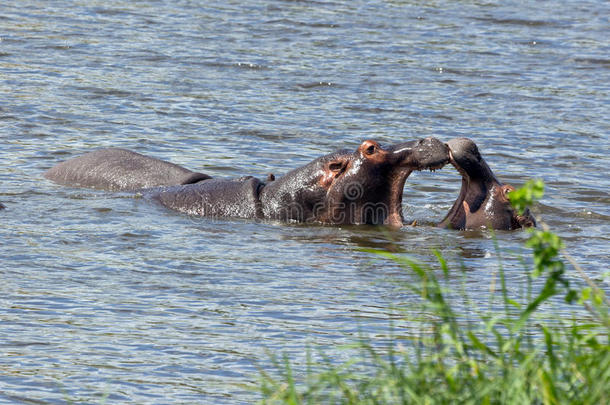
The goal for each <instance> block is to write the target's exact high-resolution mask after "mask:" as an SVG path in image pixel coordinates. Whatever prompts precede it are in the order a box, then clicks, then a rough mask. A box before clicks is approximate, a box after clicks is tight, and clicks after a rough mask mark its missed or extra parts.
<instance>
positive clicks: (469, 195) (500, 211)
mask: <svg viewBox="0 0 610 405" xmlns="http://www.w3.org/2000/svg"><path fill="white" fill-rule="evenodd" d="M447 147H448V150H449V162H450V163H451V164H452V165H453V167H455V168H456V170H457V171H458V172H459V173H460V175H461V176H462V187H461V189H460V194H459V195H458V198H457V199H456V201H455V202H454V204H453V206H452V207H451V209H450V210H449V212H448V213H447V215H446V216H445V218H444V219H443V220H442V221H441V222H440V224H439V226H441V227H446V228H453V229H474V228H485V227H490V228H493V229H504V230H511V229H518V228H522V227H530V226H535V225H536V221H535V220H534V217H533V216H532V215H531V214H530V212H529V210H526V212H524V213H523V215H518V214H517V213H516V211H515V210H514V209H513V208H512V206H511V204H510V201H509V199H508V193H510V192H511V191H512V190H514V188H513V187H512V186H510V185H507V184H502V183H501V182H500V181H498V179H497V178H496V176H495V175H494V173H493V171H492V170H491V168H490V167H489V165H488V164H487V162H486V161H485V159H483V157H482V156H481V154H480V152H479V149H478V147H477V145H476V144H475V143H474V142H473V141H472V140H470V139H468V138H455V139H451V140H450V141H449V142H447Z"/></svg>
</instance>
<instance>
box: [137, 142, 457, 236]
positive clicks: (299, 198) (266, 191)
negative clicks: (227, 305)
mask: <svg viewBox="0 0 610 405" xmlns="http://www.w3.org/2000/svg"><path fill="white" fill-rule="evenodd" d="M448 161H449V151H448V149H447V146H446V145H445V144H443V143H441V142H440V141H439V140H438V139H435V138H427V139H422V140H418V141H411V142H405V143H401V144H397V145H392V146H390V147H388V148H387V149H384V148H382V147H381V146H380V145H379V144H378V143H377V142H375V141H370V140H369V141H364V142H363V143H362V144H361V145H360V147H359V148H358V149H357V150H356V151H355V152H351V151H348V150H341V151H337V152H334V153H331V154H329V155H326V156H322V157H320V158H318V159H316V160H314V161H312V162H311V163H309V164H307V165H305V166H302V167H300V168H297V169H294V170H292V171H290V172H289V173H287V174H286V175H285V176H283V177H281V178H279V179H277V180H274V181H272V182H270V183H268V184H265V183H263V182H261V181H259V180H257V179H255V178H242V179H238V180H206V181H204V182H201V183H198V184H189V185H184V186H178V187H168V188H163V189H154V190H145V191H144V192H143V193H144V194H145V195H147V196H149V197H150V198H152V199H154V200H157V201H159V202H160V203H161V204H162V205H164V206H166V207H167V208H170V209H173V210H177V211H180V212H184V213H187V214H194V215H201V216H232V217H241V218H265V219H275V220H283V221H290V222H318V223H326V224H372V225H381V224H386V225H391V226H395V227H399V226H402V220H403V218H402V193H403V188H404V184H405V181H406V179H407V177H408V176H409V175H410V174H411V172H412V171H414V170H423V169H436V168H439V167H442V166H443V165H444V164H446V163H447V162H448Z"/></svg>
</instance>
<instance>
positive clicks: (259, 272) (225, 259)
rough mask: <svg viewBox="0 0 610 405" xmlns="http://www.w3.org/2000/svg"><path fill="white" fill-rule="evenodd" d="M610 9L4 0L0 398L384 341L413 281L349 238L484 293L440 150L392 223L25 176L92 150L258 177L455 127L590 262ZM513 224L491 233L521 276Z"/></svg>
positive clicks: (476, 237)
mask: <svg viewBox="0 0 610 405" xmlns="http://www.w3.org/2000/svg"><path fill="white" fill-rule="evenodd" d="M7 3H9V4H7ZM609 15H610V5H609V3H608V2H602V1H589V2H587V1H578V2H576V1H568V2H563V1H550V2H543V3H531V2H522V1H507V2H502V3H501V4H496V3H495V2H485V1H462V2H447V1H433V2H429V1H426V2H418V1H404V2H403V1H387V2H386V1H350V2H341V1H336V2H333V1H299V2H294V1H267V2H258V1H222V2H221V1H218V2H216V1H207V2H193V1H178V2H161V1H150V2H131V1H123V0H115V1H110V2H109V1H76V2H74V1H70V2H67V1H54V2H43V1H19V2H4V3H3V4H2V5H1V6H0V38H1V42H0V141H1V147H0V201H1V202H3V203H4V204H5V205H6V207H7V209H6V210H3V211H0V220H1V223H2V226H1V227H0V240H1V241H2V242H1V243H2V244H1V245H0V259H1V264H0V274H1V275H2V284H1V289H2V290H1V295H0V297H1V298H0V300H1V305H0V321H1V323H2V327H1V328H0V345H1V346H2V348H1V351H0V353H2V358H1V359H0V402H2V403H64V402H66V401H74V402H77V403H80V402H83V403H98V402H100V401H102V399H101V398H102V397H103V396H105V395H107V396H108V399H107V400H106V401H107V402H110V403H119V402H123V403H125V402H130V403H172V404H174V403H176V404H177V403H210V404H220V403H227V404H235V403H251V402H254V401H256V399H257V398H258V396H257V394H256V393H254V392H249V391H247V390H245V389H243V387H242V386H241V385H240V384H247V383H252V382H255V381H256V376H257V374H258V371H257V365H261V366H263V367H266V366H268V364H269V363H268V360H269V353H282V352H285V353H289V354H290V355H291V356H293V358H294V359H295V361H296V362H297V363H298V362H301V363H302V362H303V361H304V354H303V351H304V348H305V347H306V346H307V345H308V344H309V345H313V346H314V347H318V346H321V347H323V348H326V350H327V353H328V354H329V355H331V356H332V357H333V358H335V359H336V360H337V361H340V360H341V359H344V358H345V356H346V355H347V354H345V353H344V352H343V351H341V350H336V349H333V347H334V345H335V344H337V343H344V342H353V339H354V338H355V337H356V336H358V333H359V331H363V332H364V333H365V334H367V335H369V336H372V337H373V338H383V337H384V336H388V334H389V324H390V321H389V320H390V319H391V318H395V317H396V316H395V315H396V314H395V311H394V310H393V309H392V307H393V306H395V305H399V304H404V305H409V303H411V302H413V300H414V299H415V298H414V297H412V296H411V295H410V294H409V293H408V292H406V291H404V290H402V289H400V288H398V287H397V286H396V284H395V283H394V281H395V280H399V281H409V280H410V279H411V276H410V275H409V274H408V273H406V272H405V271H403V270H401V269H400V268H399V267H398V266H397V265H395V264H393V263H391V262H387V261H384V260H380V259H377V258H375V257H374V256H373V255H371V254H369V253H366V252H363V251H362V250H361V249H362V248H365V249H366V248H382V249H389V250H391V251H395V252H405V253H408V254H410V255H411V256H412V257H415V258H417V259H419V260H421V261H423V262H425V263H430V264H433V263H434V259H433V258H432V255H431V253H430V249H431V248H438V249H441V250H442V251H443V253H444V254H445V256H446V257H447V259H448V260H449V262H450V265H451V266H452V267H453V268H458V266H459V264H460V263H463V264H464V266H465V269H466V280H465V282H466V283H467V286H468V288H469V290H471V291H473V292H474V291H480V292H481V294H485V295H486V294H487V292H488V291H489V289H490V285H492V282H493V279H494V278H495V277H496V276H497V270H498V264H497V263H498V260H497V254H496V251H495V249H494V243H493V240H492V238H491V235H490V234H489V233H485V232H454V231H447V230H439V229H436V228H434V227H433V224H434V223H435V222H438V221H440V220H441V219H442V218H443V216H444V214H445V213H446V212H447V211H448V209H449V208H450V206H451V205H452V202H453V201H454V200H455V198H456V196H457V192H458V190H459V185H460V182H459V176H458V174H457V173H456V172H455V171H454V170H453V169H452V168H451V167H447V168H445V169H444V170H443V171H441V172H437V173H415V174H413V175H412V176H411V177H410V179H409V181H408V183H407V187H406V188H405V217H406V218H407V219H408V220H414V219H415V220H417V221H418V222H419V223H420V224H421V226H418V227H415V228H411V227H409V228H405V229H403V230H400V231H389V230H383V229H377V228H368V227H322V226H300V225H288V224H278V223H256V222H254V221H242V220H210V219H194V218H188V217H185V216H183V215H179V214H176V213H172V212H167V211H165V210H163V209H162V208H160V207H157V206H154V205H151V204H150V202H148V201H145V200H141V199H134V198H131V197H130V196H126V195H116V194H111V193H104V192H98V191H91V190H83V189H70V188H65V187H61V186H57V185H55V184H52V183H50V182H48V181H46V180H45V179H44V178H42V176H41V173H42V172H43V171H44V170H45V169H47V168H49V167H51V166H52V165H54V164H55V163H57V162H59V161H61V160H65V159H67V158H70V157H72V156H75V155H78V154H80V153H83V152H85V151H89V150H91V149H94V148H100V147H108V146H118V147H125V148H129V149H132V150H135V151H137V152H140V153H144V154H147V155H151V156H155V157H158V158H162V159H166V160H169V161H172V162H175V163H178V164H181V165H184V166H186V167H188V168H191V169H193V170H198V171H202V172H205V173H208V174H211V175H212V176H215V177H235V176H241V175H246V174H249V175H255V176H259V177H262V178H264V177H265V176H266V174H267V173H275V174H276V175H280V174H282V173H285V172H286V171H287V170H289V169H291V168H294V167H297V166H299V165H302V164H305V163H307V162H309V161H310V160H312V159H314V158H315V157H317V156H320V155H322V154H326V153H329V152H331V151H333V150H335V149H339V148H356V147H357V146H358V145H359V144H360V143H361V142H362V141H363V140H365V139H370V138H372V139H376V140H378V141H380V142H383V143H395V142H400V141H405V140H410V139H415V138H420V137H424V136H437V137H439V138H440V139H444V140H448V139H450V138H452V137H456V136H467V137H470V138H472V139H474V140H475V141H476V142H477V143H478V145H479V146H480V148H481V150H482V152H483V154H484V156H485V157H486V159H487V160H488V162H489V163H490V165H491V166H492V168H493V169H494V171H495V172H496V174H497V175H498V176H499V177H500V178H501V179H502V180H503V181H506V182H508V183H512V184H514V185H517V186H518V185H521V184H522V183H523V182H524V181H525V180H526V179H528V178H534V177H535V178H542V179H544V180H545V182H546V184H547V192H546V195H545V197H544V199H543V200H542V202H541V203H540V204H539V205H538V206H537V207H536V210H535V211H536V212H537V214H539V215H542V217H543V218H544V220H545V221H546V222H547V223H548V224H549V225H550V226H551V227H552V229H554V230H555V231H556V232H558V233H559V234H560V235H562V236H563V237H564V238H565V240H566V244H567V247H568V250H569V252H570V253H571V254H572V255H573V256H574V257H575V258H576V260H577V261H578V262H579V263H580V264H581V265H582V266H583V267H584V268H585V269H586V270H587V272H588V273H589V274H590V275H591V276H592V277H593V278H596V279H598V280H603V273H604V272H605V271H607V263H608V262H609V261H610V251H609V250H608V239H609V238H608V234H610V196H609V194H608V190H609V185H610V181H609V180H608V175H607V174H608V169H607V168H608V164H609V163H610V159H609V158H608V152H609V150H610V147H609V146H610V140H609V139H610V137H609V133H610V131H609V129H610V126H609V123H608V122H609V121H608V117H609V116H610V111H609V108H608V107H609V103H610V96H609V92H610V91H609V90H610V85H609V84H608V83H610V74H609V73H610V70H609V68H610V59H609V57H608V55H610V43H609V42H608V38H609V37H610V32H609V28H608V27H610V23H609V21H608V16H609ZM526 237H527V235H526V233H524V232H500V233H499V234H498V239H499V244H500V246H501V247H502V249H504V251H505V252H507V253H506V254H505V256H507V257H506V258H505V262H504V266H505V268H506V270H507V279H508V283H509V288H510V289H511V291H514V292H518V291H521V289H522V288H523V281H524V274H523V270H522V265H521V264H520V261H519V255H520V254H521V253H523V250H522V248H521V246H522V242H523V240H524V239H525V238H526ZM509 252H516V254H511V253H509ZM459 279H460V277H456V282H457V280H459ZM602 282H603V281H602ZM604 285H605V286H607V282H606V284H604ZM481 305H485V304H484V303H483V302H482V303H481ZM553 311H565V312H566V313H569V311H570V309H569V308H568V307H565V308H563V307H561V306H560V307H558V308H555V309H553ZM395 328H398V330H397V331H395V332H394V333H399V334H401V335H407V336H408V335H410V334H412V333H416V332H417V331H418V324H417V322H416V321H398V320H396V321H395Z"/></svg>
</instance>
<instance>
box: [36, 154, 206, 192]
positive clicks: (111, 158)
mask: <svg viewBox="0 0 610 405" xmlns="http://www.w3.org/2000/svg"><path fill="white" fill-rule="evenodd" d="M44 176H45V177H46V178H47V179H49V180H52V181H54V182H56V183H59V184H63V185H66V186H74V187H89V188H96V189H100V190H109V191H135V190H139V189H143V188H149V187H158V186H173V185H180V184H191V183H196V182H198V181H201V180H206V179H210V178H211V177H210V176H208V175H205V174H203V173H197V172H192V171H190V170H188V169H185V168H183V167H181V166H178V165H176V164H173V163H169V162H165V161H163V160H159V159H156V158H152V157H149V156H144V155H141V154H139V153H136V152H132V151H130V150H127V149H120V148H108V149H100V150H96V151H93V152H89V153H86V154H84V155H82V156H78V157H76V158H73V159H70V160H67V161H65V162H62V163H59V164H58V165H56V166H54V167H52V168H50V169H49V170H47V171H46V172H45V174H44Z"/></svg>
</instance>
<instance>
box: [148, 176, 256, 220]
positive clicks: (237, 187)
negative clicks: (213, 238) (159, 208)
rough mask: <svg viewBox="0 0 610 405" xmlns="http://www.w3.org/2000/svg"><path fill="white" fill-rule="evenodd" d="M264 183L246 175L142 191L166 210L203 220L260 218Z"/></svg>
mask: <svg viewBox="0 0 610 405" xmlns="http://www.w3.org/2000/svg"><path fill="white" fill-rule="evenodd" d="M262 187H264V183H262V182H261V181H260V180H258V179H256V178H254V177H251V176H248V177H242V178H239V179H236V180H222V179H220V180H219V179H212V180H206V181H202V182H200V183H196V184H187V185H180V186H173V187H163V188H158V189H152V190H143V194H144V195H146V196H148V197H150V198H152V199H153V200H155V201H157V202H158V203H159V204H161V205H163V206H164V207H167V208H169V209H172V210H175V211H179V212H182V213H185V214H188V215H195V216H203V217H237V218H263V214H262V210H261V203H260V200H259V192H260V189H261V188H262Z"/></svg>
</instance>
